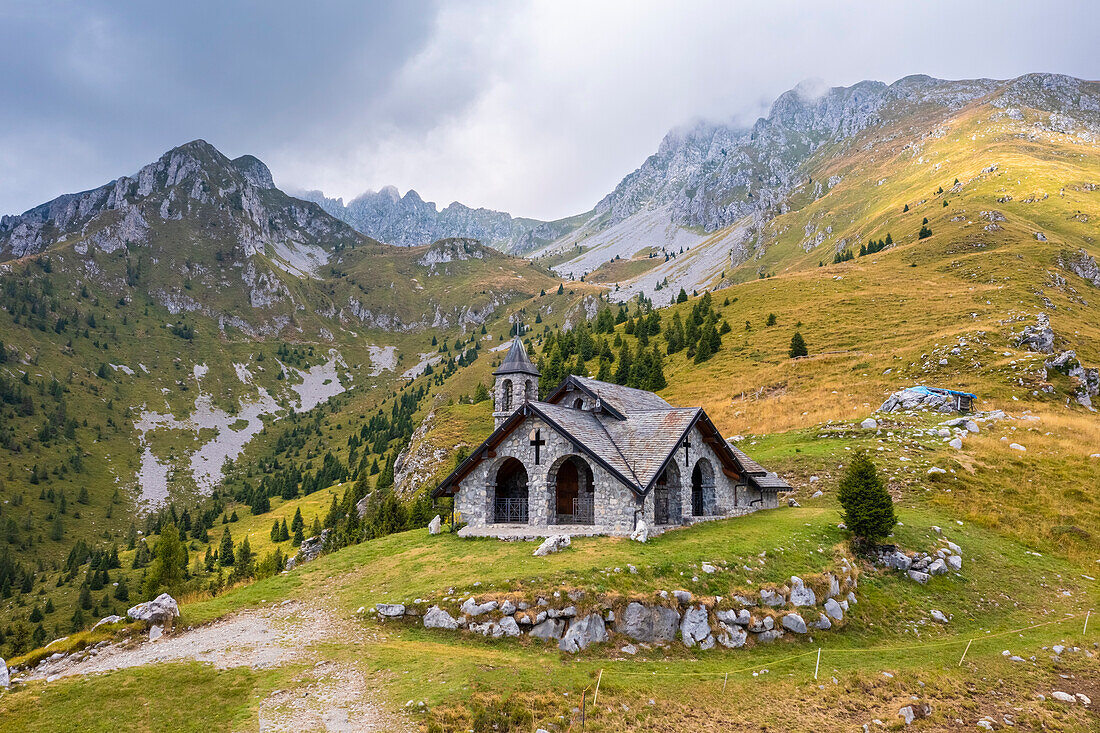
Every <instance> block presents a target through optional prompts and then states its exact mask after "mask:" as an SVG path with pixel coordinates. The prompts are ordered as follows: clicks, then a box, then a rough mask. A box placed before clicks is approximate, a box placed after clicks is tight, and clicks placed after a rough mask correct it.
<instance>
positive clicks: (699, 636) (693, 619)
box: [680, 604, 713, 647]
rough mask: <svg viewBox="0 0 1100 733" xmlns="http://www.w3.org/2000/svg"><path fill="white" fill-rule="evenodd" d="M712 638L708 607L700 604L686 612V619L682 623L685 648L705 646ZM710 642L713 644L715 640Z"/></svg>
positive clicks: (681, 633) (681, 632)
mask: <svg viewBox="0 0 1100 733" xmlns="http://www.w3.org/2000/svg"><path fill="white" fill-rule="evenodd" d="M710 636H711V633H710V623H709V621H708V619H707V609H706V606H703V605H701V604H700V605H698V606H695V607H693V608H689V609H688V610H687V611H685V612H684V618H683V619H682V620H681V621H680V637H681V638H682V639H683V641H684V646H687V647H692V646H695V645H696V644H699V645H700V646H703V645H704V642H706V641H707V639H708V637H710ZM710 642H711V643H713V639H710Z"/></svg>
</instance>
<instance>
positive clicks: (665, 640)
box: [371, 559, 857, 654]
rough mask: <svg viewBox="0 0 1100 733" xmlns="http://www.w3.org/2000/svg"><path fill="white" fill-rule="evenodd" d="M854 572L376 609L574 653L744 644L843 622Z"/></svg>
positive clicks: (846, 567)
mask: <svg viewBox="0 0 1100 733" xmlns="http://www.w3.org/2000/svg"><path fill="white" fill-rule="evenodd" d="M856 586H857V580H856V574H855V572H854V571H853V568H852V566H851V565H850V564H849V563H848V561H847V560H845V559H842V560H841V568H840V570H839V572H836V573H832V572H829V573H823V574H821V575H817V576H813V577H808V578H807V579H806V580H805V581H803V579H802V578H799V577H796V576H792V577H791V579H790V582H789V583H787V584H784V585H782V586H772V587H767V588H762V589H760V590H758V591H752V592H744V593H738V594H735V595H733V596H731V597H721V596H717V597H716V596H707V597H699V598H695V597H694V596H693V595H692V594H691V593H689V592H688V591H685V590H676V591H672V592H671V593H670V592H668V591H658V592H656V593H655V594H654V596H653V597H650V598H627V597H610V596H607V595H599V596H595V597H594V596H592V595H590V594H588V593H586V592H585V591H581V590H574V591H569V592H566V593H564V594H563V593H562V592H560V591H556V592H554V593H551V594H546V595H541V596H536V597H535V598H534V600H530V599H528V598H517V597H509V596H507V595H503V594H502V595H500V596H494V597H492V598H490V597H489V596H488V595H483V596H481V597H474V596H470V597H467V598H465V599H461V598H454V597H448V598H444V599H443V602H442V603H438V604H432V603H429V602H427V601H422V600H419V599H418V600H416V601H414V602H412V603H408V604H405V603H380V604H378V605H377V606H375V608H373V609H371V613H374V614H376V615H377V616H378V617H379V618H380V619H383V620H406V621H413V620H414V619H419V622H420V623H422V624H423V625H424V627H425V628H435V629H446V630H450V631H464V632H465V633H468V634H480V635H482V636H486V637H493V638H499V637H503V636H507V637H520V636H528V637H531V638H535V639H540V640H543V641H546V642H551V641H552V642H556V643H557V645H558V647H559V648H560V649H561V650H563V651H567V652H571V653H575V652H578V651H580V650H581V649H584V648H586V647H588V646H590V645H592V644H597V643H604V642H609V641H614V642H616V643H619V642H622V643H624V646H623V647H622V651H624V652H626V653H628V654H634V653H636V652H637V647H635V645H634V643H640V644H653V645H667V644H673V643H681V644H683V645H684V646H686V647H696V646H697V647H699V648H700V649H712V648H714V647H715V646H724V647H727V648H731V649H733V648H739V647H744V646H751V645H753V644H763V643H768V642H772V641H775V640H776V639H779V638H780V637H783V636H788V635H791V636H794V637H798V636H801V635H804V634H808V633H811V632H812V631H814V630H819V631H825V630H828V629H831V628H833V627H834V626H843V625H844V620H845V617H846V615H847V613H848V611H849V610H850V608H851V606H852V605H854V604H855V603H856V596H855V589H856Z"/></svg>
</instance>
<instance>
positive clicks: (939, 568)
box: [928, 557, 947, 575]
mask: <svg viewBox="0 0 1100 733" xmlns="http://www.w3.org/2000/svg"><path fill="white" fill-rule="evenodd" d="M928 574H929V575H947V563H945V562H944V561H943V560H942V559H941V558H938V557H937V558H936V559H935V560H934V561H933V562H932V564H931V565H929V566H928Z"/></svg>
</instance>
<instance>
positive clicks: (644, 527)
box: [630, 519, 649, 542]
mask: <svg viewBox="0 0 1100 733" xmlns="http://www.w3.org/2000/svg"><path fill="white" fill-rule="evenodd" d="M630 539H632V540H634V541H635V542H645V541H647V540H648V539H649V525H648V524H646V523H645V520H644V519H641V520H638V526H637V527H635V528H634V531H633V532H631V533H630Z"/></svg>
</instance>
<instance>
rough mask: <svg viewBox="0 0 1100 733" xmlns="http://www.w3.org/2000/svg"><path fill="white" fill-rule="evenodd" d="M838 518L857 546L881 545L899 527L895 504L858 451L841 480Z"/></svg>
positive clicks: (870, 465) (880, 480) (868, 462)
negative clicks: (841, 510) (865, 544)
mask: <svg viewBox="0 0 1100 733" xmlns="http://www.w3.org/2000/svg"><path fill="white" fill-rule="evenodd" d="M837 498H838V499H839V500H840V506H841V507H842V508H843V510H844V511H843V512H842V513H841V516H842V517H843V518H844V523H845V524H846V525H847V526H848V530H849V531H850V532H851V533H852V535H853V537H854V538H855V539H856V542H857V543H868V544H874V543H878V542H881V541H882V540H884V539H886V537H888V536H889V534H890V532H892V531H893V529H894V525H896V524H897V523H898V519H897V516H896V515H895V514H894V500H893V499H892V498H890V492H888V491H887V490H886V485H885V484H884V483H883V482H882V479H881V478H879V475H878V471H877V470H876V469H875V464H874V462H873V461H871V459H870V458H869V457H868V456H867V454H866V453H864V452H863V451H860V452H858V453H856V454H855V455H854V456H853V457H852V462H851V463H850V464H849V465H848V468H847V469H846V470H845V472H844V477H843V478H841V480H840V487H839V491H838V494H837Z"/></svg>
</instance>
